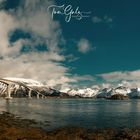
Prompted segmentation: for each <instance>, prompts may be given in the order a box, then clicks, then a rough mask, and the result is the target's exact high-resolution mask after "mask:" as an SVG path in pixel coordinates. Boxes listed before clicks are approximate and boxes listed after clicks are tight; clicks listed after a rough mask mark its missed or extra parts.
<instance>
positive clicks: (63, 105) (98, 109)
mask: <svg viewBox="0 0 140 140" xmlns="http://www.w3.org/2000/svg"><path fill="white" fill-rule="evenodd" d="M0 111H8V112H10V113H14V114H16V115H19V116H21V117H22V118H27V119H35V120H37V121H38V122H43V127H44V128H45V129H48V130H50V129H56V128H59V127H63V126H77V127H84V128H88V129H94V128H125V127H129V128H132V127H140V100H123V101H119V100H116V101H114V100H100V99H12V100H9V101H7V100H5V99H0Z"/></svg>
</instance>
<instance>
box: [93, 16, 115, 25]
mask: <svg viewBox="0 0 140 140" xmlns="http://www.w3.org/2000/svg"><path fill="white" fill-rule="evenodd" d="M92 21H93V23H96V24H98V23H105V24H110V23H112V22H113V18H112V17H109V16H108V15H105V16H103V17H99V16H94V17H92Z"/></svg>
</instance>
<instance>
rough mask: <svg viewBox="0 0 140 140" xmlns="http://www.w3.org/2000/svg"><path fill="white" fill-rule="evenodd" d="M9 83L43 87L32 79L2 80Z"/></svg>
mask: <svg viewBox="0 0 140 140" xmlns="http://www.w3.org/2000/svg"><path fill="white" fill-rule="evenodd" d="M3 79H6V80H10V81H15V82H21V83H24V84H25V85H28V86H44V85H43V84H42V83H41V82H38V81H35V80H32V79H25V78H13V77H6V78H3Z"/></svg>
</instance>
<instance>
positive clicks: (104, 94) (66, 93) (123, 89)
mask: <svg viewBox="0 0 140 140" xmlns="http://www.w3.org/2000/svg"><path fill="white" fill-rule="evenodd" d="M0 79H1V81H0V96H2V97H5V96H6V95H7V94H8V93H7V85H6V84H5V83H4V81H2V80H7V81H10V82H11V83H12V84H10V87H9V88H10V91H11V92H12V96H13V97H27V96H28V92H29V89H30V88H31V89H32V92H31V96H36V92H39V93H41V94H40V95H44V96H45V97H66V98H69V97H83V98H111V97H112V96H113V95H121V96H125V97H129V98H140V88H130V87H127V86H123V85H119V86H117V87H107V88H101V87H99V86H93V87H91V88H81V89H79V88H77V89H70V88H65V89H61V90H60V91H59V90H56V89H55V88H51V87H49V86H47V85H44V84H43V83H41V82H38V81H35V80H32V79H24V78H11V77H9V78H0ZM20 83H21V84H20ZM24 85H25V86H24ZM27 87H29V88H27Z"/></svg>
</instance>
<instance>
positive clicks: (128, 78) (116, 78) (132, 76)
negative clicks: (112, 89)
mask: <svg viewBox="0 0 140 140" xmlns="http://www.w3.org/2000/svg"><path fill="white" fill-rule="evenodd" d="M98 76H99V77H101V78H103V79H104V80H105V81H106V82H107V83H122V84H123V85H129V86H130V85H132V86H140V70H135V71H116V72H110V73H104V74H100V75H98Z"/></svg>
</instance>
